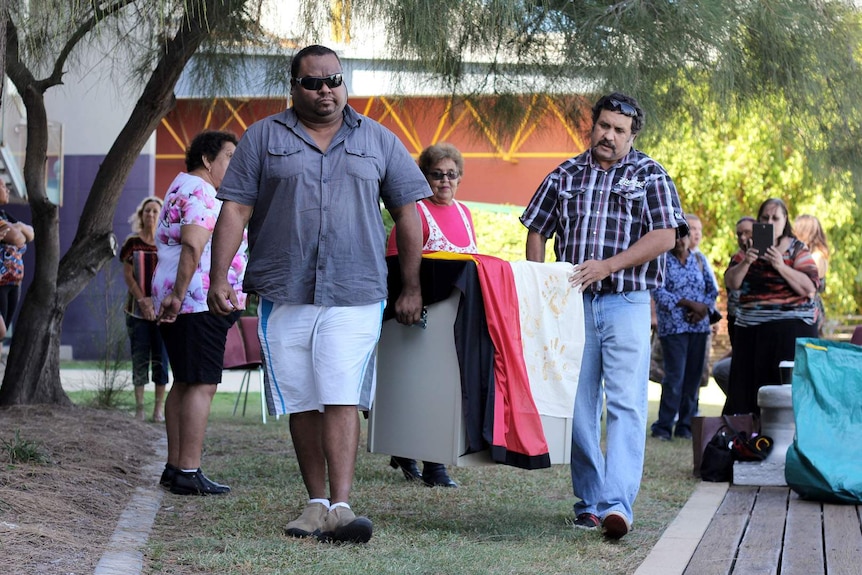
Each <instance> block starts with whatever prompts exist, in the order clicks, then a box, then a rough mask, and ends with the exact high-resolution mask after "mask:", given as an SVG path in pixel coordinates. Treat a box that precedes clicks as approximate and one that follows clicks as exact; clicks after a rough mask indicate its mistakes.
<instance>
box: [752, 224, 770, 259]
mask: <svg viewBox="0 0 862 575" xmlns="http://www.w3.org/2000/svg"><path fill="white" fill-rule="evenodd" d="M774 243H775V239H774V237H773V233H772V224H761V223H755V224H754V228H753V230H752V233H751V247H753V248H754V249H756V250H757V254H758V255H761V256H762V255H766V250H767V249H768V248H769V246H771V245H773V244H774Z"/></svg>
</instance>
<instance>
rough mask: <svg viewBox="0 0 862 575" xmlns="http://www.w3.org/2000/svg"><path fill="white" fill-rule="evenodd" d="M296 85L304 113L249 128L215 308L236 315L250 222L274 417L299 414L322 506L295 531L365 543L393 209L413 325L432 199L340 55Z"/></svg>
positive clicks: (294, 424) (320, 51) (297, 441)
mask: <svg viewBox="0 0 862 575" xmlns="http://www.w3.org/2000/svg"><path fill="white" fill-rule="evenodd" d="M290 74H291V80H290V83H291V91H290V94H291V99H292V104H293V105H292V107H291V108H289V109H287V110H285V111H284V112H281V113H280V114H276V115H274V116H270V117H269V118H265V119H264V120H261V121H260V122H257V123H255V124H253V125H252V126H250V127H249V129H248V131H247V132H246V133H245V135H244V136H243V138H242V140H241V141H240V143H239V146H238V147H237V149H236V153H235V154H234V157H233V159H232V161H231V164H230V167H229V168H228V172H227V174H226V175H225V178H224V181H223V183H222V186H221V188H220V189H219V193H218V198H219V199H221V200H223V201H224V205H223V206H222V210H221V214H220V215H219V219H218V223H217V224H216V227H215V231H214V235H213V243H212V274H211V285H210V290H209V306H210V309H211V310H212V311H213V312H215V313H219V314H226V313H230V311H231V310H233V309H234V307H235V306H236V303H237V302H236V297H235V294H234V292H233V290H232V289H231V288H230V284H229V283H228V282H227V273H228V269H229V264H230V259H231V258H232V257H233V254H235V253H236V249H237V247H238V246H239V242H240V239H241V237H242V230H243V228H244V226H245V225H246V224H248V226H249V265H248V268H247V270H246V275H245V279H244V285H243V289H244V291H246V292H247V293H256V294H258V295H259V296H260V304H259V308H258V315H259V317H260V329H259V335H260V338H261V344H262V348H263V353H264V361H265V363H266V369H267V377H266V395H267V403H268V405H269V410H270V413H272V414H274V415H275V414H278V415H280V414H290V433H291V438H292V439H293V444H294V447H295V449H296V455H297V459H298V461H299V467H300V470H301V473H302V478H303V481H304V483H305V487H306V489H307V490H308V495H309V500H308V503H307V504H306V507H305V509H304V510H303V512H302V514H301V515H300V517H299V518H298V519H295V520H294V521H291V522H289V523H288V524H287V526H286V527H285V532H286V533H287V534H288V535H291V536H294V537H308V536H312V535H314V536H316V537H317V538H318V539H320V540H323V541H333V540H334V541H348V542H359V543H364V542H366V541H368V540H369V539H370V538H371V533H372V525H371V521H370V520H369V519H368V518H366V517H361V516H360V517H357V516H355V514H354V513H353V511H352V510H351V509H350V506H349V504H348V498H349V495H350V489H351V485H352V482H353V473H354V467H355V462H356V450H357V447H358V444H359V417H358V414H357V407H360V408H363V409H367V408H370V407H371V398H372V397H373V383H374V377H373V369H374V367H373V358H374V351H375V346H376V345H377V340H378V338H379V335H380V326H381V322H382V315H383V308H384V307H385V304H386V297H387V288H386V263H385V259H384V254H385V252H386V245H385V240H386V237H385V236H386V234H385V230H384V227H383V221H382V218H381V214H380V207H379V202H380V200H382V201H383V203H384V205H385V207H386V208H387V209H388V210H389V212H390V213H391V214H392V217H393V219H394V220H395V222H396V223H397V224H398V225H397V241H398V253H399V259H400V263H401V270H402V272H401V273H402V281H403V282H404V290H403V291H402V293H401V295H400V297H399V298H398V300H397V301H396V302H395V317H396V319H397V320H398V321H399V322H401V323H403V324H407V325H410V324H413V323H416V322H418V321H419V320H420V314H421V311H422V294H421V291H420V287H419V267H420V263H421V257H422V228H421V224H420V221H419V217H418V215H417V211H416V207H415V205H414V204H415V202H416V201H417V200H419V199H422V198H424V197H427V196H429V195H431V191H430V188H429V187H428V183H427V181H426V180H425V178H424V176H423V175H422V173H421V172H420V170H419V168H418V167H417V166H416V163H415V162H414V161H413V159H412V158H411V157H410V154H409V153H408V152H407V150H406V149H405V147H404V145H403V144H402V143H401V142H400V141H399V140H398V139H397V138H396V136H395V135H394V134H393V133H392V132H390V131H389V130H387V129H386V128H384V127H383V126H381V125H379V124H377V123H376V122H374V121H373V120H371V119H369V118H366V117H364V116H361V115H360V114H358V113H357V112H356V111H354V110H353V109H352V108H351V107H349V106H347V89H346V87H345V86H344V83H343V79H342V68H341V61H340V60H339V58H338V56H337V55H336V54H335V52H333V51H332V50H330V49H329V48H326V47H324V46H317V45H313V46H308V47H306V48H304V49H302V50H300V51H299V52H298V53H297V54H296V55H295V56H294V58H293V61H292V63H291V69H290ZM231 250H233V251H231ZM327 476H328V478H329V486H330V489H329V494H328V495H329V496H328V497H327V493H326V478H327Z"/></svg>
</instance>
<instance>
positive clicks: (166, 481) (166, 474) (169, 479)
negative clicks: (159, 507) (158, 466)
mask: <svg viewBox="0 0 862 575" xmlns="http://www.w3.org/2000/svg"><path fill="white" fill-rule="evenodd" d="M177 471H179V469H177V468H176V467H174V466H173V465H171V464H170V463H165V469H164V471H162V476H161V478H159V485H161V486H162V487H164V488H166V489H170V488H171V484H172V483H173V482H174V475H176V474H177Z"/></svg>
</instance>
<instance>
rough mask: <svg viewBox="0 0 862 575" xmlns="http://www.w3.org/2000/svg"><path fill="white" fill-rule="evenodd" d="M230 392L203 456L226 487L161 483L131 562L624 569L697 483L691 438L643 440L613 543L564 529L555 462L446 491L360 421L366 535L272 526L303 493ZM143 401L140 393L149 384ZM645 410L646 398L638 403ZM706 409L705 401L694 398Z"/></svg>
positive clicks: (260, 570) (353, 569)
mask: <svg viewBox="0 0 862 575" xmlns="http://www.w3.org/2000/svg"><path fill="white" fill-rule="evenodd" d="M235 398H236V394H235V393H218V394H216V398H215V400H214V402H213V409H212V415H211V418H210V424H209V428H208V430H207V439H206V448H205V454H204V460H203V465H204V469H205V471H206V472H207V474H208V475H210V476H211V477H212V478H214V479H215V480H217V481H222V482H225V483H227V484H229V485H231V486H232V487H233V492H232V493H231V495H229V496H227V497H201V498H195V497H191V498H190V497H178V496H174V495H170V494H166V495H165V497H164V499H163V500H162V508H161V510H160V511H159V513H158V516H157V518H156V525H155V526H154V529H153V531H152V533H151V535H150V540H149V546H148V548H147V550H146V556H147V560H146V567H145V571H144V572H145V573H149V574H155V573H160V574H180V573H182V574H184V575H185V574H201V573H218V574H224V575H230V574H236V575H251V574H255V575H262V574H289V573H303V574H310V575H313V574H321V575H323V574H326V575H339V574H345V575H347V574H350V575H353V574H355V573H363V574H375V575H376V574H399V575H400V574H421V575H435V574H464V575H473V574H475V575H479V574H482V575H485V574H492V575H496V574H499V575H503V574H506V575H510V574H530V575H533V574H537V573H540V574H543V575H544V574H547V575H552V574H570V573H579V574H603V575H604V574H615V573H616V574H624V573H632V572H633V571H634V570H635V569H636V568H637V566H638V565H639V564H640V563H641V562H642V561H643V559H644V558H645V557H646V555H647V554H648V553H649V550H650V549H651V548H652V546H653V545H654V544H655V543H656V541H657V540H658V539H659V537H660V536H661V534H662V532H663V531H664V529H665V528H666V527H667V525H668V524H669V523H670V521H672V520H673V519H674V517H675V516H676V514H677V512H678V511H679V509H680V508H681V507H682V506H683V505H684V504H685V502H686V501H687V499H688V498H689V496H690V495H691V492H692V491H693V490H694V488H695V486H696V485H697V480H695V479H694V478H692V476H691V442H689V441H681V440H675V441H672V442H660V441H657V440H654V439H647V451H646V465H645V469H644V477H643V482H642V487H641V491H640V494H639V496H638V499H637V502H636V504H635V525H634V530H633V531H632V533H630V534H629V535H628V536H627V537H625V538H624V539H622V540H621V541H619V542H609V541H606V540H604V538H603V537H602V536H601V534H599V533H598V532H583V531H576V530H574V529H573V528H572V527H571V520H572V519H573V511H572V504H573V503H574V498H573V496H572V492H571V482H570V477H569V467H568V466H567V465H556V466H553V467H552V468H550V469H544V470H536V471H524V470H520V469H515V468H512V467H507V466H501V465H495V466H489V467H469V468H452V469H450V474H451V475H452V477H453V478H454V479H455V480H456V481H458V482H459V483H460V484H461V488H460V489H441V488H437V489H429V488H427V487H424V486H422V485H416V484H411V483H408V482H407V481H405V480H404V479H403V477H402V475H401V473H400V472H397V471H395V470H393V469H391V468H389V467H388V465H387V462H388V456H385V455H382V454H372V453H368V452H367V451H366V450H365V424H364V422H363V437H362V443H361V445H360V450H359V453H358V458H357V467H356V478H355V482H354V488H353V494H352V498H351V505H352V506H353V508H354V509H355V510H356V511H357V513H359V514H364V515H368V516H369V517H370V518H371V519H372V521H373V522H374V529H375V531H374V536H373V538H372V539H371V542H370V543H369V544H368V545H361V546H353V545H346V546H339V545H329V544H319V543H317V542H316V541H313V540H295V539H290V538H287V537H285V536H284V535H283V534H282V528H283V526H284V524H285V523H287V522H288V521H289V520H291V519H293V518H295V517H296V516H297V515H298V514H299V512H300V511H301V510H302V507H303V506H304V504H305V501H306V497H307V495H306V492H305V489H304V487H303V484H302V480H301V478H300V474H299V469H298V465H297V462H296V458H295V456H294V452H293V448H292V445H291V443H290V439H289V434H288V429H287V421H286V419H285V418H282V419H281V420H278V421H276V420H274V419H270V422H269V423H268V424H267V425H263V424H261V422H260V415H259V408H258V405H259V403H258V402H259V401H260V396H259V395H256V394H254V393H252V394H250V395H249V399H248V401H249V409H248V412H247V415H246V417H241V416H240V415H239V414H238V415H237V416H232V415H231V413H232V411H233V405H234V400H235ZM148 401H149V402H152V396H151V394H150V395H148ZM650 407H651V414H650V417H651V419H650V421H652V420H653V419H654V417H655V411H656V405H655V403H654V402H653V403H651V405H650ZM702 408H703V411H704V412H705V413H706V414H715V413H717V412H718V411H719V408H718V407H715V406H706V405H704V406H702Z"/></svg>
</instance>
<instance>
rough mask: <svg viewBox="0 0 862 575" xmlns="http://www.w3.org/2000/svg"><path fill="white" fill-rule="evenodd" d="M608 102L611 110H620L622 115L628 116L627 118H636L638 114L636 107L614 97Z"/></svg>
mask: <svg viewBox="0 0 862 575" xmlns="http://www.w3.org/2000/svg"><path fill="white" fill-rule="evenodd" d="M608 102H609V103H610V105H611V106H612V108H611V110H612V111H614V112H620V113H621V114H622V115H624V116H628V117H629V118H636V117H637V115H638V111H637V109H636V108H635V107H634V106H632V105H631V104H627V103H626V102H620V101H619V100H617V99H616V98H611V99H610V100H608Z"/></svg>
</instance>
